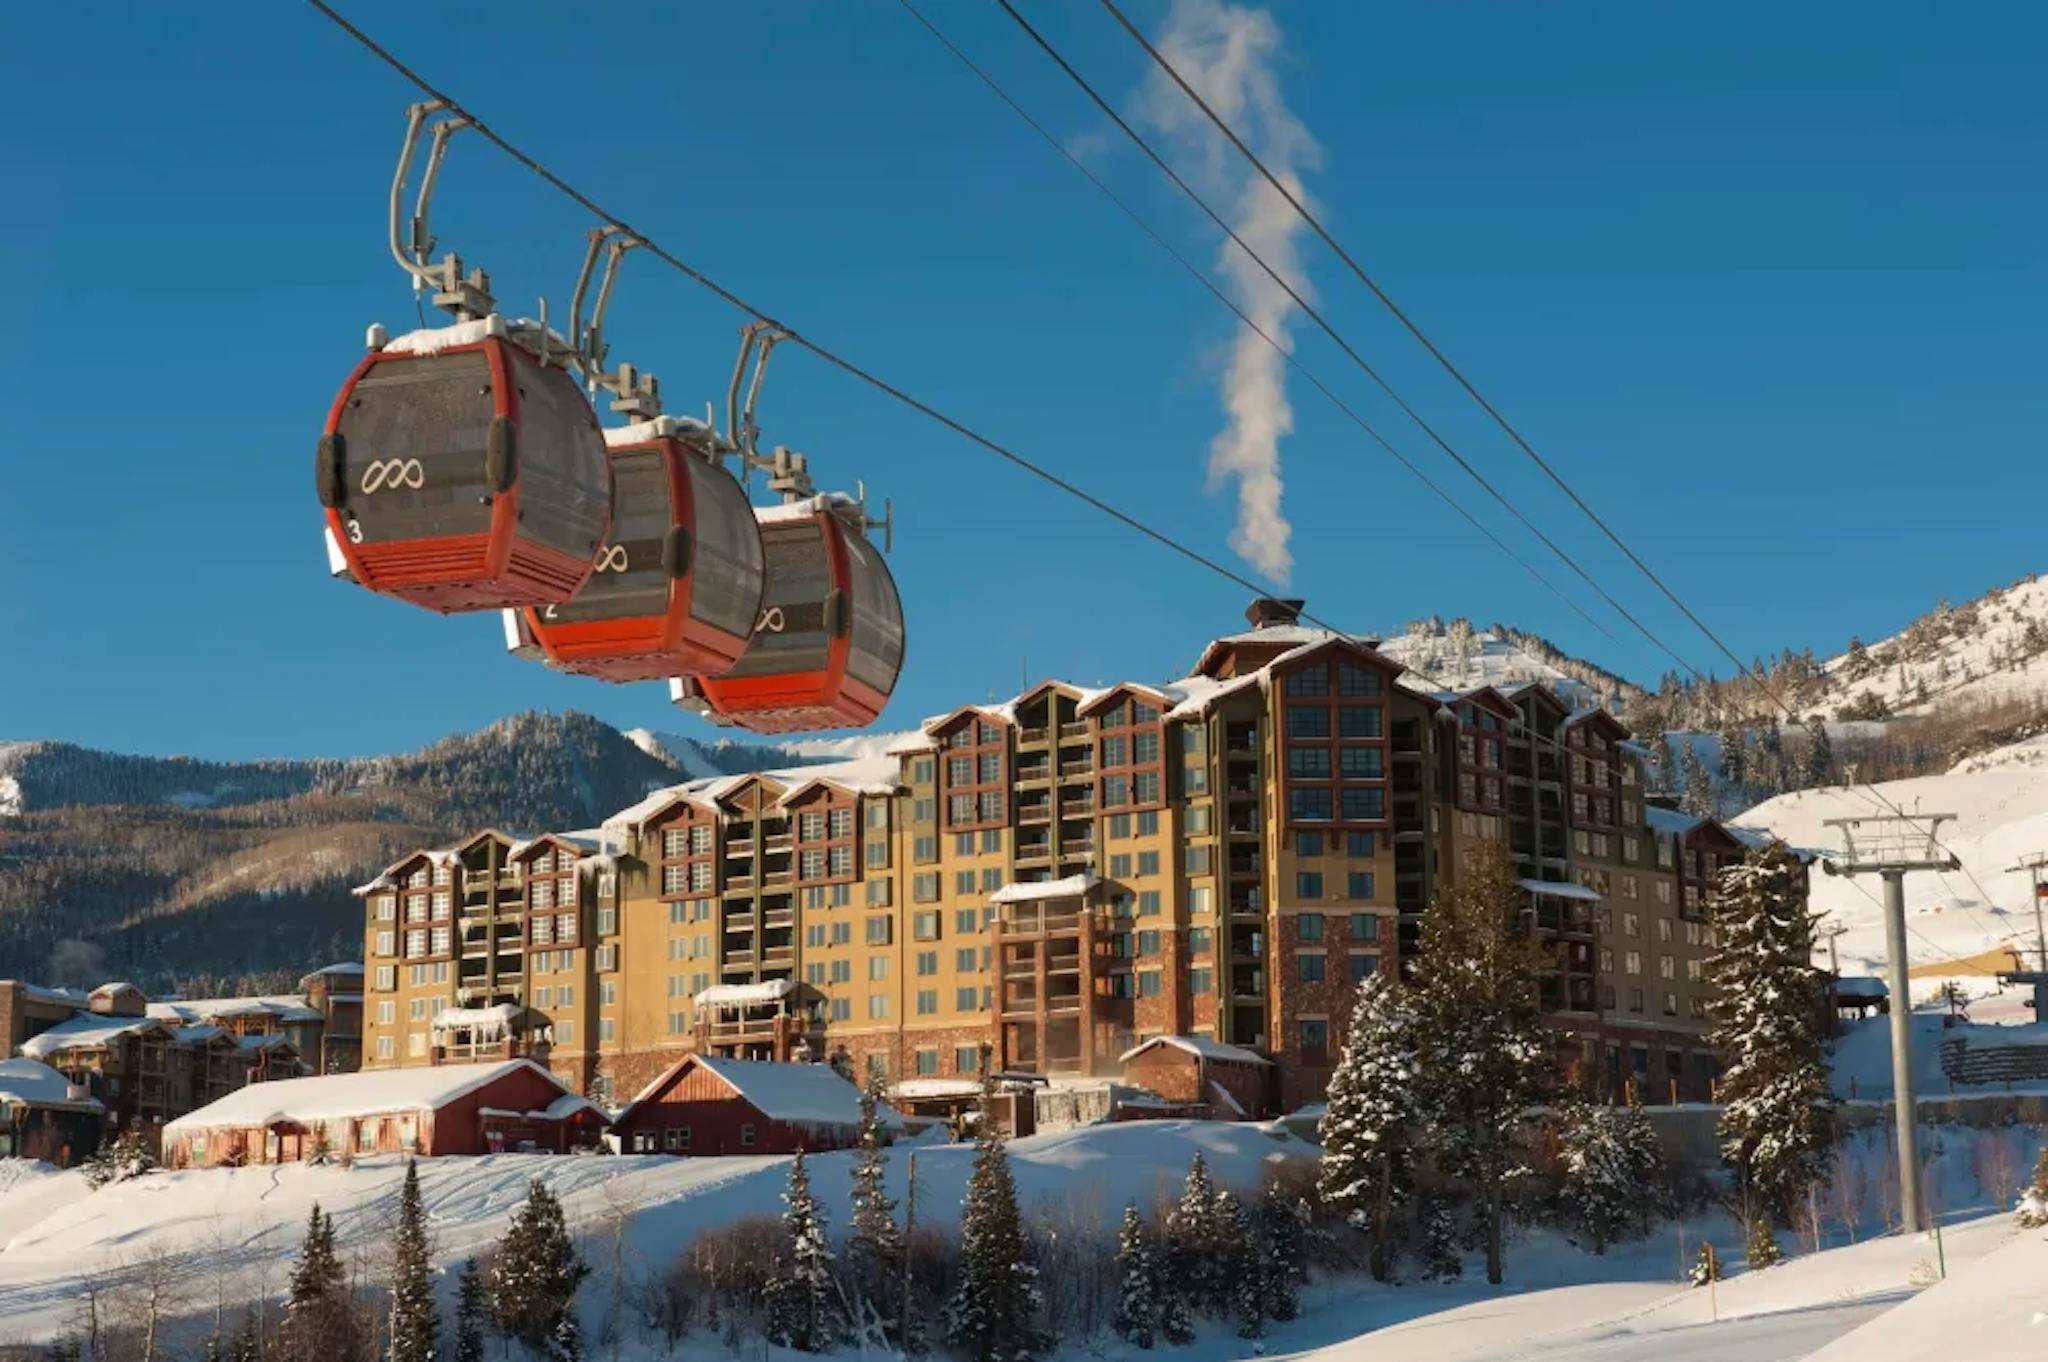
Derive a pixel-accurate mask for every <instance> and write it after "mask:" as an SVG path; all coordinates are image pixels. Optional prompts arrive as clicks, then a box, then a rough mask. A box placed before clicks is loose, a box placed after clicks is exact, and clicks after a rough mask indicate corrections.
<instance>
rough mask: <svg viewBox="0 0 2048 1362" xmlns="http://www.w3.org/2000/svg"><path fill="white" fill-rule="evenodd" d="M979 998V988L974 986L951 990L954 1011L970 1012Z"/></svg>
mask: <svg viewBox="0 0 2048 1362" xmlns="http://www.w3.org/2000/svg"><path fill="white" fill-rule="evenodd" d="M980 999H981V990H980V989H978V988H974V987H971V986H970V987H966V988H956V989H954V990H953V1007H954V1009H955V1010H956V1011H960V1012H972V1011H974V1009H975V1007H976V1006H977V1004H978V1003H979V1001H980Z"/></svg>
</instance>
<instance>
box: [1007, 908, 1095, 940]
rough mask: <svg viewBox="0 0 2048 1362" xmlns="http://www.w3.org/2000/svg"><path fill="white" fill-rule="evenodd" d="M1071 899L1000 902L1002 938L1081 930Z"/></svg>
mask: <svg viewBox="0 0 2048 1362" xmlns="http://www.w3.org/2000/svg"><path fill="white" fill-rule="evenodd" d="M1075 903H1076V901H1075V900H1074V899H1072V898H1067V899H1054V900H1052V901H1051V902H1050V903H1006V904H1004V905H1002V917H1001V918H1000V921H1001V923H1002V928H1003V935H1004V936H1006V937H1028V936H1042V935H1044V934H1045V933H1047V932H1077V931H1079V930H1080V929H1081V910H1080V908H1079V907H1078V906H1071V905H1074V904H1075Z"/></svg>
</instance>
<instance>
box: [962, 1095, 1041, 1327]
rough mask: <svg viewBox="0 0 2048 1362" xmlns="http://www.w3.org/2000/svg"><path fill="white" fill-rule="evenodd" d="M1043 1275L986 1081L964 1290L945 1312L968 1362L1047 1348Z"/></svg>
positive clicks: (965, 1208) (969, 1200)
mask: <svg viewBox="0 0 2048 1362" xmlns="http://www.w3.org/2000/svg"><path fill="white" fill-rule="evenodd" d="M1043 1304H1044V1302H1043V1300H1042V1299H1041V1297H1040V1294H1039V1290H1038V1268H1037V1266H1036V1265H1035V1264H1034V1263H1033V1262H1032V1261H1031V1245H1030V1242H1029V1241H1028V1240H1027V1239H1026V1238H1025V1235H1024V1220H1023V1216H1022V1215H1021V1214H1020V1213H1019V1212H1018V1209H1017V1183H1016V1180H1015V1179H1014V1178H1013V1177H1012V1175H1011V1173H1010V1159H1009V1155H1008V1153H1007V1152H1006V1151H1005V1150H1004V1148H1003V1138H1002V1132H1001V1131H1000V1130H999V1129H998V1127H997V1122H996V1114H995V1083H994V1079H993V1078H992V1077H990V1076H987V1075H986V1074H984V1076H983V1078H982V1088H981V1120H980V1130H979V1132H978V1133H977V1135H976V1136H975V1141H974V1169H973V1171H972V1172H970V1173H969V1174H968V1175H967V1196H966V1198H965V1200H964V1201H963V1202H962V1203H961V1215H960V1283H959V1286H958V1287H957V1288H956V1289H955V1291H954V1293H953V1299H952V1301H951V1302H950V1304H949V1306H948V1308H947V1312H946V1313H947V1320H946V1336H947V1339H948V1341H949V1342H951V1343H952V1345H953V1348H954V1350H955V1351H956V1352H958V1353H960V1354H961V1355H962V1356H963V1357H965V1358H966V1359H968V1362H1033V1359H1035V1358H1037V1357H1038V1356H1039V1355H1040V1354H1041V1353H1043V1352H1044V1351H1045V1349H1046V1348H1047V1347H1048V1346H1049V1341H1048V1340H1047V1338H1046V1337H1045V1334H1044V1331H1043V1330H1042V1329H1041V1327H1040V1325H1039V1312H1040V1310H1041V1309H1042V1307H1043Z"/></svg>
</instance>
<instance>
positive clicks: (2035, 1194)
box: [2013, 1145, 2048, 1230]
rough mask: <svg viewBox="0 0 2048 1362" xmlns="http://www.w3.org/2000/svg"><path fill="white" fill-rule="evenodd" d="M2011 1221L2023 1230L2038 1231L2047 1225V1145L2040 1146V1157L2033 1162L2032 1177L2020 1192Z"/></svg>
mask: <svg viewBox="0 0 2048 1362" xmlns="http://www.w3.org/2000/svg"><path fill="white" fill-rule="evenodd" d="M2013 1219H2014V1220H2016V1221H2018V1222H2019V1227H2020V1228H2021V1229H2023V1230H2038V1229H2040V1228H2041V1227H2042V1226H2043V1225H2048V1145H2043V1146H2041V1157H2040V1158H2038V1159H2036V1160H2034V1177H2033V1180H2032V1181H2031V1182H2029V1183H2028V1184H2027V1185H2026V1186H2025V1187H2024V1188H2022V1189H2021V1190H2020V1200H2019V1205H2017V1206H2015V1207H2014V1208H2013Z"/></svg>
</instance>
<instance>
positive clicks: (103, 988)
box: [87, 979, 142, 998]
mask: <svg viewBox="0 0 2048 1362" xmlns="http://www.w3.org/2000/svg"><path fill="white" fill-rule="evenodd" d="M140 992H142V990H141V989H139V988H137V987H136V986H135V985H133V984H131V983H129V982H127V981H126V980H125V979H116V980H112V981H111V982H108V983H104V984H101V985H100V986H99V987H98V988H96V989H94V990H93V991H92V992H91V993H90V994H88V995H87V996H88V997H92V998H105V997H112V996H113V995H114V994H116V993H140Z"/></svg>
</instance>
